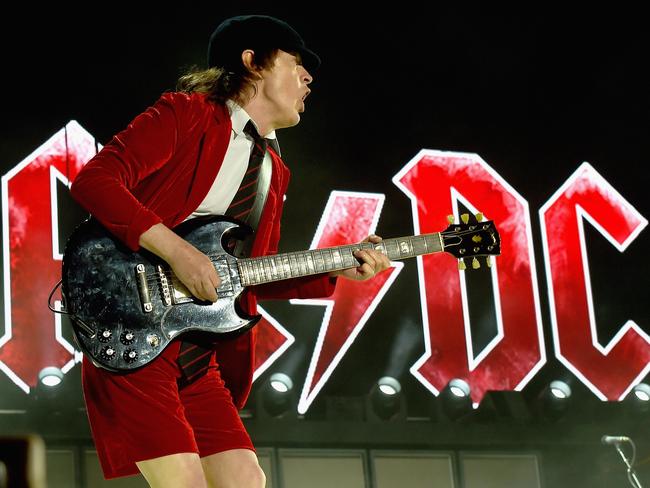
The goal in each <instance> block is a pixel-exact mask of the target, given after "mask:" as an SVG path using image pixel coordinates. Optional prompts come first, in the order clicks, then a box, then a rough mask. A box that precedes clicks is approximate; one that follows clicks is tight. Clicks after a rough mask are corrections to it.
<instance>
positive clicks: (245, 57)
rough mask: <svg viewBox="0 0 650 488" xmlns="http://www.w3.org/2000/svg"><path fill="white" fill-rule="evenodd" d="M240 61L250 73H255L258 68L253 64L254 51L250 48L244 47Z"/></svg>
mask: <svg viewBox="0 0 650 488" xmlns="http://www.w3.org/2000/svg"><path fill="white" fill-rule="evenodd" d="M241 61H242V63H243V65H244V66H245V67H246V69H247V70H248V71H249V72H250V73H257V72H258V71H259V70H260V69H259V66H256V65H255V53H254V52H253V51H252V50H251V49H246V50H245V51H242V53H241Z"/></svg>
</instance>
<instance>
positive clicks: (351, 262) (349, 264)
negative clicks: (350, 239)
mask: <svg viewBox="0 0 650 488" xmlns="http://www.w3.org/2000/svg"><path fill="white" fill-rule="evenodd" d="M345 250H346V251H347V252H346V253H345V255H344V258H345V267H346V268H354V267H356V266H358V264H359V262H358V261H357V258H355V257H354V251H356V248H355V247H354V246H347V247H346V248H345Z"/></svg>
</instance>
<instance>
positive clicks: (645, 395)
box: [632, 383, 650, 402]
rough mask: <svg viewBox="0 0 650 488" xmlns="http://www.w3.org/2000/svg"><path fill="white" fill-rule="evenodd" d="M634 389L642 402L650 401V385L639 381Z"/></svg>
mask: <svg viewBox="0 0 650 488" xmlns="http://www.w3.org/2000/svg"><path fill="white" fill-rule="evenodd" d="M632 391H633V392H634V395H635V396H636V397H637V398H638V399H639V401H640V402H650V385H647V384H645V383H639V384H638V385H636V386H635V387H634V388H633V389H632Z"/></svg>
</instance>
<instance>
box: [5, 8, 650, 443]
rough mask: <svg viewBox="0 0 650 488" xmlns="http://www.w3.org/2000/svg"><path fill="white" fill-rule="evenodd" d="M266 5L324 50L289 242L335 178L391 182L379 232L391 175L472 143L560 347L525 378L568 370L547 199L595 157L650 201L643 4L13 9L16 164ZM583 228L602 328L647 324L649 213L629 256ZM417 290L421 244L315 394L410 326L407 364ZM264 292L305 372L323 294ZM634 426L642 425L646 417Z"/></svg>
mask: <svg viewBox="0 0 650 488" xmlns="http://www.w3.org/2000/svg"><path fill="white" fill-rule="evenodd" d="M214 3H215V4H216V2H214ZM253 12H256V13H267V14H271V15H275V16H277V17H280V18H283V19H285V20H287V21H288V22H289V23H291V24H292V25H293V26H294V27H295V28H296V29H297V30H298V31H299V32H301V34H302V35H303V37H304V38H305V40H306V42H307V44H308V45H309V46H310V47H311V48H312V49H313V50H315V51H316V52H317V53H319V54H320V56H321V58H322V59H323V65H322V67H321V69H320V70H319V71H318V72H316V73H315V81H314V83H313V84H312V89H313V93H312V94H311V96H310V97H309V99H308V100H307V110H306V112H305V114H303V119H302V122H301V124H300V125H299V126H298V127H296V128H293V129H288V130H285V131H281V132H280V134H279V137H280V140H281V143H282V146H283V154H284V155H285V160H286V161H287V162H288V164H289V166H290V168H291V170H292V174H293V177H292V186H291V187H290V189H289V193H288V196H287V198H288V199H287V207H286V210H285V217H284V224H283V229H284V230H283V248H284V250H295V249H302V248H306V247H308V245H309V243H310V241H311V238H312V236H313V232H314V230H315V228H316V226H317V225H318V222H319V219H320V214H321V212H322V209H323V206H324V204H325V202H326V201H327V198H328V196H329V193H330V191H331V190H334V189H336V190H349V191H369V192H379V193H385V195H386V202H385V205H384V211H383V213H382V216H381V219H380V221H379V226H378V233H380V234H382V235H385V236H397V235H407V234H411V233H412V231H413V229H412V222H411V219H410V215H411V210H410V202H409V201H408V199H407V198H406V197H405V195H403V194H402V193H401V192H400V191H399V190H398V189H397V188H396V187H395V186H394V185H393V184H392V182H391V178H392V176H393V175H394V174H395V173H396V172H397V171H398V170H399V169H400V168H401V167H402V166H403V165H404V164H405V163H406V162H407V161H408V160H410V159H411V158H412V157H413V156H414V155H415V154H416V153H417V152H418V151H419V150H420V149H421V148H430V149H441V150H449V151H462V152H475V153H478V154H479V155H480V156H481V157H482V158H483V159H484V160H485V161H487V162H488V164H490V165H491V166H492V167H493V168H494V169H495V170H496V171H497V172H498V173H500V174H501V175H502V176H503V177H504V178H505V179H506V180H507V181H508V182H509V183H510V184H511V185H512V186H513V187H514V188H515V189H516V190H517V191H518V192H519V193H520V194H521V195H523V196H524V197H525V198H526V199H527V200H528V202H529V205H530V209H531V219H532V224H533V241H534V247H535V254H536V258H537V272H538V284H539V288H540V295H541V305H542V318H543V321H544V328H545V339H546V347H547V357H548V364H547V365H546V366H545V367H544V368H543V369H542V371H541V372H540V373H539V374H538V375H537V376H536V378H535V379H534V380H533V381H532V382H531V383H530V385H529V386H528V387H527V390H531V391H533V390H534V391H537V390H539V389H541V388H542V387H543V386H544V385H545V384H546V383H547V382H548V381H549V380H551V379H555V378H563V379H568V380H572V376H571V375H570V374H569V373H568V371H567V370H566V369H565V368H564V367H562V366H561V365H560V364H559V363H558V362H557V360H555V359H554V354H553V351H552V346H551V345H552V340H551V334H550V321H549V314H548V303H547V299H546V293H545V290H546V281H545V275H544V267H543V265H542V260H541V256H542V249H541V240H540V234H539V219H538V216H537V210H538V209H539V207H540V206H541V205H542V204H543V203H544V202H545V201H546V200H547V199H548V198H549V197H550V196H551V195H552V194H553V193H554V192H555V190H556V189H557V188H558V187H559V186H560V185H561V184H562V183H563V182H564V181H565V180H566V178H567V177H568V176H569V175H570V174H572V173H573V171H574V170H575V169H576V168H577V167H578V165H579V164H580V163H582V162H583V161H588V162H590V163H591V164H592V165H593V166H594V167H595V169H596V170H597V171H599V172H600V173H601V174H602V175H603V176H604V177H605V178H606V179H607V180H608V181H609V183H611V184H612V186H614V188H616V189H617V190H618V191H619V192H620V193H621V194H622V195H623V196H624V197H625V198H626V199H627V200H628V201H629V202H630V203H631V204H632V205H634V206H635V207H636V208H637V209H638V210H639V211H640V212H641V214H642V215H644V216H645V217H646V218H647V217H648V216H649V215H650V202H649V200H648V197H647V189H646V187H647V185H648V183H649V182H650V170H648V168H647V162H646V161H647V154H646V144H645V142H646V140H647V136H646V134H647V132H648V129H649V125H650V124H649V122H648V117H647V114H648V109H650V104H649V95H648V89H647V78H646V74H647V69H646V64H647V50H648V45H649V44H648V40H649V39H648V37H649V34H648V30H647V28H646V26H645V24H644V20H643V17H642V16H641V15H640V14H639V12H635V11H625V10H624V9H623V8H622V7H621V8H619V9H618V10H616V11H610V10H605V9H602V10H594V9H593V8H591V9H590V10H589V11H580V12H578V11H576V12H572V13H570V12H567V11H559V10H558V11H555V12H552V11H546V12H541V11H537V12H531V11H528V12H525V13H524V12H523V11H521V12H519V11H512V10H506V9H505V8H504V9H495V8H494V7H493V6H492V7H490V8H489V9H488V8H485V7H483V8H481V9H472V8H470V6H469V5H467V6H459V7H455V8H451V7H431V8H429V9H427V10H423V9H422V8H421V7H419V6H415V5H407V4H400V5H399V6H390V8H388V7H386V8H384V9H382V8H370V7H368V8H367V9H366V10H365V11H364V10H363V9H362V10H361V11H359V12H357V13H351V12H349V11H348V9H347V8H346V7H344V6H342V5H334V4H330V3H327V4H311V5H304V6H302V7H300V8H297V7H292V8H288V7H283V6H279V7H277V8H274V9H269V8H263V7H262V8H259V7H258V6H255V5H253V4H251V3H250V2H247V3H246V7H244V8H239V7H237V6H233V7H220V6H214V4H213V5H212V6H201V7H200V8H199V7H198V6H196V5H191V6H183V7H180V8H173V7H164V8H162V7H155V8H150V9H149V11H148V12H147V13H146V14H145V13H142V12H138V13H136V12H129V11H128V9H125V7H124V6H123V5H121V6H120V5H116V4H105V5H98V7H97V9H95V8H94V7H93V11H92V13H91V12H90V7H86V8H78V9H75V10H72V9H71V8H70V7H66V6H64V5H61V6H60V7H57V8H53V9H51V10H48V11H47V12H46V11H41V10H40V9H36V8H34V9H33V10H29V11H27V10H23V11H22V12H21V13H16V14H13V15H7V14H3V17H2V20H0V22H1V25H2V32H1V33H0V36H1V37H0V52H1V53H2V58H1V62H2V73H3V74H2V80H1V81H2V92H1V93H2V101H1V102H0V109H1V110H2V114H3V117H2V118H1V122H0V123H1V124H2V127H1V129H0V141H1V143H0V164H1V165H2V172H3V173H4V172H6V171H8V170H9V169H10V168H11V167H13V166H14V165H16V164H17V163H19V162H20V161H22V159H23V158H24V157H26V156H27V155H28V154H29V153H31V151H33V150H34V149H35V148H36V147H38V146H39V145H40V144H41V143H42V142H44V141H45V140H46V139H47V138H49V137H50V136H51V135H52V134H53V133H55V132H56V131H58V130H59V129H60V128H62V127H63V126H64V125H65V124H66V123H67V122H68V121H69V120H71V119H76V120H77V121H78V122H79V123H80V124H81V125H82V126H83V127H84V128H85V129H86V130H88V131H89V132H90V133H91V134H93V135H94V136H95V137H96V138H97V140H98V141H99V142H100V143H105V142H107V141H108V140H109V138H110V137H111V136H112V135H113V134H114V133H115V132H117V131H118V130H121V129H122V128H123V127H124V126H125V125H126V124H127V123H128V122H129V121H130V120H131V119H132V118H133V117H134V116H135V115H137V114H138V113H139V112H141V111H142V110H144V109H145V108H146V107H147V106H149V105H150V104H152V103H153V102H154V101H155V100H156V99H157V97H158V95H159V94H160V93H161V92H162V91H164V90H168V89H171V88H173V86H174V84H175V80H176V78H177V77H178V75H179V74H180V73H181V72H182V71H183V69H184V68H186V67H188V66H190V65H194V64H196V65H203V63H204V62H205V49H206V44H207V39H208V37H209V35H210V33H211V31H212V29H213V28H214V27H215V26H216V25H217V24H218V22H219V21H220V20H221V19H223V18H225V17H228V16H231V15H236V14H240V13H253ZM587 239H588V244H589V257H590V262H591V263H592V264H591V267H592V280H593V292H594V299H595V301H596V302H599V303H604V304H609V305H608V306H603V307H602V308H601V309H599V310H598V311H597V319H598V321H599V335H600V339H601V343H606V342H608V341H609V339H611V337H612V336H613V335H614V334H615V333H616V331H617V330H618V327H619V325H620V324H623V323H625V321H626V320H628V319H632V320H634V321H635V322H636V323H637V324H639V326H640V327H641V328H643V329H644V330H645V331H646V333H650V321H649V320H648V311H647V310H648V309H647V285H648V279H647V276H648V271H650V266H649V265H648V261H647V258H646V257H645V255H644V252H643V251H644V250H645V249H647V248H648V245H649V244H650V241H649V237H648V230H647V229H646V230H645V231H644V232H642V233H641V235H640V236H639V237H638V238H637V240H636V241H635V242H634V244H633V245H632V246H631V247H630V248H629V249H628V251H627V252H626V253H625V254H623V255H621V254H619V253H618V252H617V251H616V250H615V249H613V248H612V247H611V246H610V245H609V244H608V243H607V242H606V241H605V240H604V239H603V238H602V237H601V236H599V235H598V234H597V233H596V232H594V231H591V230H587ZM621 283H622V285H620V284H621ZM614 285H615V286H614ZM417 295H418V293H417V273H416V267H415V262H409V263H406V268H405V270H404V271H403V272H402V274H401V275H400V276H399V278H398V281H397V282H396V284H395V286H394V287H393V289H391V291H390V292H389V293H388V294H387V295H386V297H385V298H384V301H383V302H382V304H381V306H380V308H379V309H378V310H377V312H376V313H375V315H374V316H373V318H372V319H371V320H370V322H369V323H368V324H367V326H366V328H365V330H364V331H363V333H362V334H361V335H360V336H359V338H358V340H357V342H356V343H355V344H354V346H353V347H352V348H351V350H350V351H349V352H348V354H347V355H346V357H345V358H344V359H343V361H342V362H341V364H340V365H339V367H338V368H337V370H336V371H335V373H334V374H333V376H332V379H331V381H330V383H329V384H328V385H327V386H326V388H325V389H324V390H323V392H322V393H321V396H320V397H319V399H317V400H316V402H315V403H314V405H313V408H314V409H316V410H318V409H319V408H320V409H322V408H324V400H323V399H324V398H325V397H326V396H327V395H337V396H345V395H363V394H364V393H365V392H366V391H367V390H368V387H369V385H371V384H372V382H373V381H374V380H375V379H376V378H377V377H379V376H381V375H382V374H383V372H384V370H385V368H386V365H387V363H388V362H389V361H390V357H391V354H392V350H391V344H392V343H393V342H394V340H395V338H396V336H397V335H398V333H399V331H400V330H403V329H408V330H410V331H411V334H412V335H414V337H415V339H413V340H411V342H410V344H411V348H410V349H409V350H408V351H407V352H406V353H405V354H406V356H405V358H404V360H403V364H404V365H405V366H406V368H408V366H410V365H411V364H413V362H414V361H415V360H417V358H419V357H420V355H421V354H422V351H423V342H422V338H421V334H422V332H421V316H420V307H419V300H418V296H417ZM267 309H268V310H269V311H270V312H272V313H273V314H274V315H275V316H276V317H277V318H278V319H280V320H281V321H282V323H283V324H285V325H286V326H287V327H288V328H289V329H290V331H291V332H292V333H293V334H294V335H296V337H297V344H296V345H295V346H294V349H295V350H296V351H299V352H302V354H303V355H304V358H303V360H302V366H301V367H302V370H301V372H300V373H298V374H297V378H298V382H299V383H300V382H301V378H303V377H304V373H305V371H306V367H307V363H308V357H309V355H310V352H311V347H312V344H313V342H314V340H315V336H316V334H317V331H318V326H319V324H320V317H321V314H322V311H321V310H318V309H315V308H311V307H296V306H293V307H292V306H290V305H288V304H283V303H273V304H269V305H268V306H267ZM479 335H480V334H479ZM289 357H290V355H287V357H286V358H285V359H284V360H285V361H288V360H289ZM281 365H282V360H281V361H280V362H279V363H278V366H279V367H280V366H281ZM71 376H72V377H73V378H75V380H74V381H73V384H74V383H75V381H76V386H77V388H76V389H75V388H73V391H74V394H72V395H69V396H68V397H67V398H68V399H69V401H73V402H75V403H76V404H78V405H81V396H80V393H79V392H78V375H75V374H74V373H73V374H72V375H71ZM401 379H402V381H403V382H404V386H405V391H406V394H407V398H408V400H409V405H410V407H409V408H411V409H413V411H415V412H422V411H424V410H425V409H426V407H425V406H424V405H425V404H427V402H428V399H429V396H430V394H429V393H428V392H427V391H426V390H425V389H424V387H423V386H422V385H421V384H420V383H418V382H417V381H416V380H415V379H414V378H413V377H411V376H410V375H409V373H408V371H406V372H404V373H403V375H402V378H401ZM572 385H573V386H574V390H575V391H577V392H578V395H579V394H580V393H582V394H583V398H585V401H588V399H591V398H592V397H593V395H592V394H591V393H589V392H587V391H586V389H585V388H584V387H583V386H581V385H580V384H579V383H578V382H577V381H572ZM16 390H17V389H16V387H15V386H14V385H13V384H12V383H11V382H10V381H9V380H8V379H7V378H5V377H0V397H4V398H5V403H7V402H8V403H10V404H11V405H8V406H12V405H13V406H19V405H21V404H22V403H23V402H24V400H23V399H21V398H22V397H21V395H22V393H20V392H18V393H19V394H16ZM531 394H533V393H531ZM23 396H24V395H23ZM10 398H11V400H10V401H9V400H8V399H10ZM5 408H6V407H5ZM613 412H614V418H617V417H622V416H624V413H623V410H614V411H613ZM608 420H609V421H611V420H612V418H611V417H610V418H609V419H608ZM644 421H647V418H646V419H645V420H644ZM640 427H643V428H644V429H645V431H644V432H647V428H648V422H646V423H645V424H644V425H640ZM596 431H597V429H595V432H596ZM603 433H604V432H603Z"/></svg>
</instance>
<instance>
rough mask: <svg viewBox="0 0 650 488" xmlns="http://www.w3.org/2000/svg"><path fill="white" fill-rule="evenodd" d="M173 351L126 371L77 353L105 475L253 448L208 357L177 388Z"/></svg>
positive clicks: (177, 371)
mask: <svg viewBox="0 0 650 488" xmlns="http://www.w3.org/2000/svg"><path fill="white" fill-rule="evenodd" d="M179 348H180V341H175V342H173V343H172V344H170V345H169V346H168V347H167V348H166V349H165V351H163V353H162V354H161V355H160V356H159V357H157V358H156V359H155V360H153V361H152V362H151V363H149V364H148V365H147V366H145V367H144V368H141V369H139V370H137V371H134V372H131V373H127V374H116V373H111V372H109V371H106V370H104V369H101V368H97V367H95V366H93V364H92V363H91V362H90V361H89V360H88V359H87V358H86V357H84V361H83V367H82V384H83V391H84V398H85V401H86V408H87V411H88V419H89V420H90V428H91V431H92V435H93V439H94V441H95V446H96V448H97V454H98V456H99V461H100V463H101V466H102V469H103V471H104V476H105V477H106V478H107V479H108V478H116V477H118V476H127V475H133V474H137V473H138V472H139V470H138V468H137V466H136V465H135V463H136V462H137V461H144V460H147V459H153V458H157V457H160V456H167V455H169V454H177V453H182V452H195V453H198V454H199V456H201V457H205V456H209V455H210V454H215V453H217V452H222V451H228V450H230V449H251V450H254V448H253V443H252V442H251V439H250V437H249V435H248V433H247V432H246V429H245V428H244V425H243V423H242V421H241V419H240V417H239V413H238V412H237V409H236V408H235V406H234V404H233V401H232V397H231V396H230V391H229V390H228V389H227V388H226V387H225V385H224V382H223V380H222V379H221V376H220V374H219V369H218V365H217V362H216V360H215V357H214V354H213V355H212V358H211V361H210V368H209V369H208V371H207V373H206V374H205V375H204V376H203V377H201V378H200V379H198V380H196V381H194V382H193V383H192V384H190V385H189V386H186V387H185V388H183V389H181V390H180V391H179V389H178V386H177V380H178V378H180V376H181V371H180V368H179V366H178V364H177V362H176V358H177V357H178V351H179Z"/></svg>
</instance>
